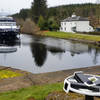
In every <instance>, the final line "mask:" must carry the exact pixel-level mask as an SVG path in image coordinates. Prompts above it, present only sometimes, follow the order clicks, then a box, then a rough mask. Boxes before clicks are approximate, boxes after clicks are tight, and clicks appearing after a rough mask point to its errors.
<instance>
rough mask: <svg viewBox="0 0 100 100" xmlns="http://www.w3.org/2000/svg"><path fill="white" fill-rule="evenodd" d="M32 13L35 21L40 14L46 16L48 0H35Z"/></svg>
mask: <svg viewBox="0 0 100 100" xmlns="http://www.w3.org/2000/svg"><path fill="white" fill-rule="evenodd" d="M31 14H32V19H33V20H34V22H35V23H37V22H38V20H39V17H40V16H43V17H44V18H45V17H46V14H47V5H46V0H34V2H33V3H32V7H31Z"/></svg>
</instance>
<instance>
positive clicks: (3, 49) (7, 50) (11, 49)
mask: <svg viewBox="0 0 100 100" xmlns="http://www.w3.org/2000/svg"><path fill="white" fill-rule="evenodd" d="M16 51H17V48H16V47H0V53H13V52H16Z"/></svg>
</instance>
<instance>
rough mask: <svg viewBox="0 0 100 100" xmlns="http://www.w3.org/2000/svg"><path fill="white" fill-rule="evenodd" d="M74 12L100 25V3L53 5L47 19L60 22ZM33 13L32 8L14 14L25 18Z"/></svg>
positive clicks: (92, 23) (97, 25)
mask: <svg viewBox="0 0 100 100" xmlns="http://www.w3.org/2000/svg"><path fill="white" fill-rule="evenodd" d="M73 12H75V13H76V15H78V16H83V17H88V18H89V19H90V21H91V25H92V26H94V27H100V4H73V5H62V6H57V7H51V8H48V13H47V15H46V19H45V20H48V19H49V18H53V19H55V21H56V22H57V23H58V24H59V23H60V21H61V20H62V19H65V18H67V17H69V16H71V15H72V13H73ZM31 15H32V13H31V9H22V10H21V11H20V13H17V14H15V15H13V16H14V17H17V18H23V19H24V20H25V19H26V18H27V17H31ZM33 16H34V15H33Z"/></svg>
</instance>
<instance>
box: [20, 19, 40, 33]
mask: <svg viewBox="0 0 100 100" xmlns="http://www.w3.org/2000/svg"><path fill="white" fill-rule="evenodd" d="M21 32H22V33H29V34H38V32H39V28H38V27H37V26H36V24H35V23H34V22H33V21H32V20H31V19H26V21H25V22H24V24H23V27H22V28H21Z"/></svg>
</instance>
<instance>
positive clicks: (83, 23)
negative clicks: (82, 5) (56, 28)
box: [60, 14, 94, 33]
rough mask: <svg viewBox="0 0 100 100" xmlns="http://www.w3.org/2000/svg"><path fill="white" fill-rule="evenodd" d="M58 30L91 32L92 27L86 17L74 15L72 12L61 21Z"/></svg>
mask: <svg viewBox="0 0 100 100" xmlns="http://www.w3.org/2000/svg"><path fill="white" fill-rule="evenodd" d="M60 31H62V32H73V33H74V32H92V31H94V29H93V27H92V26H90V22H89V20H88V18H84V17H80V16H76V15H75V14H73V15H72V16H71V17H68V18H66V19H64V20H62V21H61V27H60Z"/></svg>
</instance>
